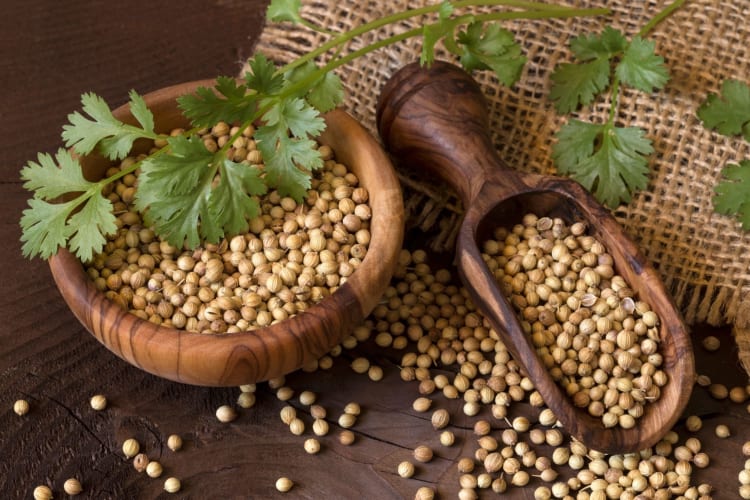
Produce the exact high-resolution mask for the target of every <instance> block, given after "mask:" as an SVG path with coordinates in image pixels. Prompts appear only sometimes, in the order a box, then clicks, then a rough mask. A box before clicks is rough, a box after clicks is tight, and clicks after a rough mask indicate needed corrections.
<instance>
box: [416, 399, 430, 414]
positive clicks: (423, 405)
mask: <svg viewBox="0 0 750 500" xmlns="http://www.w3.org/2000/svg"><path fill="white" fill-rule="evenodd" d="M430 406H432V400H431V399H430V398H425V397H419V398H417V399H415V400H414V402H413V403H412V408H413V409H414V411H417V412H420V413H424V412H426V411H427V410H429V409H430Z"/></svg>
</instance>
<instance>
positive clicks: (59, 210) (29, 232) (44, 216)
mask: <svg viewBox="0 0 750 500" xmlns="http://www.w3.org/2000/svg"><path fill="white" fill-rule="evenodd" d="M28 204H29V208H27V209H25V210H24V211H23V215H22V216H21V223H20V224H21V230H22V233H21V241H22V242H23V245H22V247H21V251H22V252H23V255H24V257H27V258H31V257H41V258H43V259H47V258H49V257H51V256H53V255H54V254H56V253H57V250H58V248H59V247H64V246H65V245H66V244H67V241H68V237H69V236H70V235H71V234H72V232H73V231H74V229H73V228H72V227H71V226H69V225H68V224H66V221H67V219H68V216H69V215H70V213H71V212H72V211H73V209H74V208H75V207H76V204H77V203H76V200H71V201H69V202H67V203H48V202H46V201H44V200H41V199H39V198H31V199H29V203H28Z"/></svg>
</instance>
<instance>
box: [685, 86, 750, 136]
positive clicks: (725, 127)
mask: <svg viewBox="0 0 750 500" xmlns="http://www.w3.org/2000/svg"><path fill="white" fill-rule="evenodd" d="M698 118H700V119H701V120H703V125H704V126H705V127H706V128H708V129H714V130H717V131H718V132H719V133H720V134H723V135H728V136H732V135H739V134H742V135H743V136H744V138H745V140H747V141H750V87H748V85H747V84H746V83H743V82H741V81H739V80H725V81H724V83H723V84H722V86H721V96H718V95H716V94H710V95H709V96H708V98H706V101H705V102H704V103H703V104H702V105H701V107H700V108H698Z"/></svg>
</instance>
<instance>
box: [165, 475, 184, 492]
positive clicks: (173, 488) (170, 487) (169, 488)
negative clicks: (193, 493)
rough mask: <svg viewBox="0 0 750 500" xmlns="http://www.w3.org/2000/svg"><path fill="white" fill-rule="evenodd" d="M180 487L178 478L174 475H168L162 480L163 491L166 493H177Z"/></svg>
mask: <svg viewBox="0 0 750 500" xmlns="http://www.w3.org/2000/svg"><path fill="white" fill-rule="evenodd" d="M181 487H182V485H181V484H180V480H179V479H177V478H176V477H170V478H167V479H166V481H164V491H166V492H167V493H177V492H178V491H180V488H181Z"/></svg>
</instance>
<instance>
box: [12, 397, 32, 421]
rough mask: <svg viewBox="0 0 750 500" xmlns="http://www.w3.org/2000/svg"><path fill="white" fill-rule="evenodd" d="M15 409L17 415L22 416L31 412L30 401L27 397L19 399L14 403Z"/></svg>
mask: <svg viewBox="0 0 750 500" xmlns="http://www.w3.org/2000/svg"><path fill="white" fill-rule="evenodd" d="M13 411H14V412H15V413H16V415H18V416H20V417H22V416H24V415H26V414H27V413H28V412H29V402H28V401H26V400H25V399H19V400H17V401H16V402H15V403H13Z"/></svg>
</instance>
